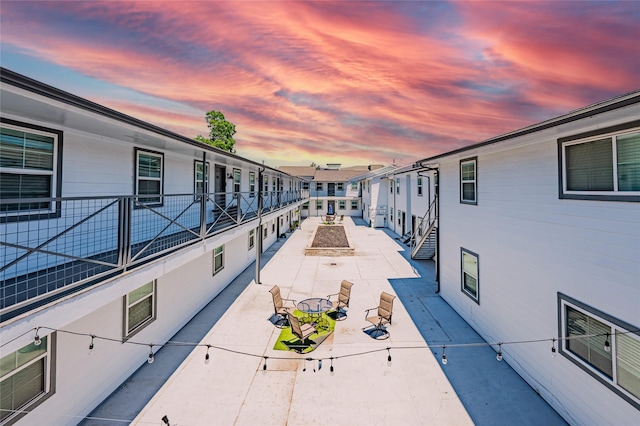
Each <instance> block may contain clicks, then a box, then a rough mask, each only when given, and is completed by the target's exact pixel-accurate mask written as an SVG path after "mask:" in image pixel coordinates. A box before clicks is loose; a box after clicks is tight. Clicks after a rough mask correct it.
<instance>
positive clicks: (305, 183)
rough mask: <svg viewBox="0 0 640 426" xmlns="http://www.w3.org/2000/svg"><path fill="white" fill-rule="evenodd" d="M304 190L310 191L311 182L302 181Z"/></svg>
mask: <svg viewBox="0 0 640 426" xmlns="http://www.w3.org/2000/svg"><path fill="white" fill-rule="evenodd" d="M302 189H306V190H308V189H309V181H306V180H303V181H302Z"/></svg>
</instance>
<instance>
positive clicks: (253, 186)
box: [249, 172, 256, 198]
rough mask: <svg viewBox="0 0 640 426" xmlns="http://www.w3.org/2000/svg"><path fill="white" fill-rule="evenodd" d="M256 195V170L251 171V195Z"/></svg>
mask: <svg viewBox="0 0 640 426" xmlns="http://www.w3.org/2000/svg"><path fill="white" fill-rule="evenodd" d="M255 196H256V172H249V197H252V198H253V197H255Z"/></svg>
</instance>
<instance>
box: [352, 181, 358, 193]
mask: <svg viewBox="0 0 640 426" xmlns="http://www.w3.org/2000/svg"><path fill="white" fill-rule="evenodd" d="M351 190H352V191H357V190H358V181H353V182H351Z"/></svg>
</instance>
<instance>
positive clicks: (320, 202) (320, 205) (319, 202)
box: [316, 200, 324, 210]
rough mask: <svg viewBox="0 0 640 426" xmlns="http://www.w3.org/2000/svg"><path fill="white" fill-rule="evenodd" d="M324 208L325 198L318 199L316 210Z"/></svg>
mask: <svg viewBox="0 0 640 426" xmlns="http://www.w3.org/2000/svg"><path fill="white" fill-rule="evenodd" d="M323 208H324V201H323V200H316V210H322V209H323Z"/></svg>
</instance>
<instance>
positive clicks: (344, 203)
mask: <svg viewBox="0 0 640 426" xmlns="http://www.w3.org/2000/svg"><path fill="white" fill-rule="evenodd" d="M346 209H347V201H346V200H338V210H346Z"/></svg>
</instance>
